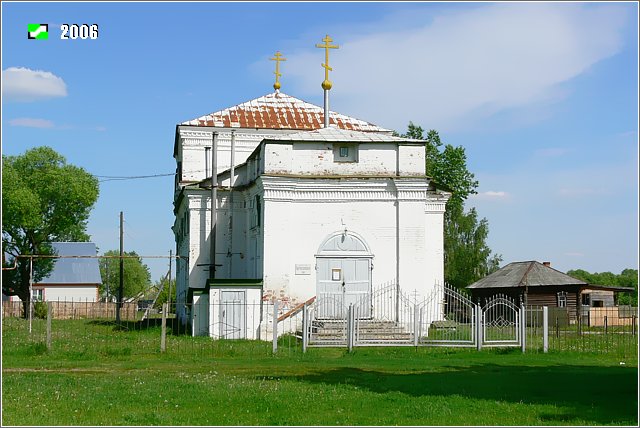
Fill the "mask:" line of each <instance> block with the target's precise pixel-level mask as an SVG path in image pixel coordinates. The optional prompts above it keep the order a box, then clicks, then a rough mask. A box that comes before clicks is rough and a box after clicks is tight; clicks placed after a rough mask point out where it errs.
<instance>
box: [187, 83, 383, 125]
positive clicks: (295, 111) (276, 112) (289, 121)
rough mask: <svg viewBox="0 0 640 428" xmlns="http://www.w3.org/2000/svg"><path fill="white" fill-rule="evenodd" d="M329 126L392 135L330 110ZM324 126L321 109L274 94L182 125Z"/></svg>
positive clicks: (283, 95)
mask: <svg viewBox="0 0 640 428" xmlns="http://www.w3.org/2000/svg"><path fill="white" fill-rule="evenodd" d="M329 123H330V124H331V125H334V126H336V127H338V128H340V129H347V130H353V131H365V132H366V131H370V132H371V131H372V132H391V130H389V129H385V128H381V127H379V126H377V125H374V124H372V123H369V122H365V121H364V120H360V119H356V118H353V117H349V116H345V115H343V114H339V113H336V112H333V111H331V112H330V113H329ZM323 124H324V109H323V108H322V107H320V106H317V105H315V104H310V103H308V102H305V101H302V100H301V99H298V98H295V97H292V96H290V95H287V94H284V93H282V92H279V91H276V92H273V93H271V94H267V95H265V96H263V97H260V98H256V99H254V100H251V101H247V102H246V103H242V104H238V105H237V106H234V107H230V108H227V109H224V110H220V111H217V112H215V113H211V114H207V115H204V116H201V117H198V118H196V119H193V120H188V121H186V122H182V123H181V125H191V126H209V127H211V126H213V127H224V128H258V129H297V130H313V129H320V128H322V127H323Z"/></svg>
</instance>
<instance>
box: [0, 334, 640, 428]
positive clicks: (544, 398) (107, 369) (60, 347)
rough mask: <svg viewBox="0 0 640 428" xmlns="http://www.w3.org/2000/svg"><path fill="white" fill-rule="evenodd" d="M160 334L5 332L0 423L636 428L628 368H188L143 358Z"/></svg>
mask: <svg viewBox="0 0 640 428" xmlns="http://www.w3.org/2000/svg"><path fill="white" fill-rule="evenodd" d="M3 327H4V323H3ZM103 327H104V326H100V328H103ZM92 330H93V327H92V328H87V329H86V330H80V332H82V331H84V332H89V331H92ZM156 333H157V331H156V330H155V328H152V329H148V330H144V331H129V332H127V331H125V332H121V331H113V332H112V335H113V338H111V339H110V340H109V341H106V342H104V343H102V342H98V343H93V344H92V346H85V347H83V346H81V344H82V343H86V342H87V341H88V340H98V341H99V340H102V339H100V338H101V337H102V336H95V337H93V336H90V337H88V338H83V337H75V340H76V342H74V341H73V340H72V339H73V338H69V337H66V338H65V337H59V338H55V337H54V346H53V348H52V350H51V351H47V350H46V346H45V345H44V344H43V343H42V342H40V341H38V340H29V338H28V337H27V338H25V337H22V338H21V337H20V336H19V335H24V334H25V333H24V330H16V329H13V328H11V329H5V328H3V349H2V352H3V376H2V410H3V412H2V424H3V425H637V423H638V417H637V415H638V413H637V411H638V389H637V379H638V372H637V357H634V358H630V359H627V360H621V359H620V357H619V356H616V355H608V354H588V353H575V352H572V353H570V352H551V353H549V354H540V353H536V354H533V353H531V354H522V353H521V352H520V351H519V350H514V349H500V350H483V351H481V352H477V351H475V350H469V349H459V350H457V349H443V348H419V349H417V350H416V349H414V348H356V350H355V351H354V352H353V353H351V354H349V353H347V352H346V350H344V349H309V351H308V352H307V353H306V354H302V353H301V352H300V351H299V348H294V349H289V350H288V351H287V352H282V353H281V354H279V355H276V356H273V355H270V352H269V350H270V349H271V344H270V343H256V342H251V341H239V342H233V341H222V342H219V344H218V347H217V348H216V352H215V353H206V352H205V353H203V352H198V353H197V354H196V355H194V354H192V353H191V352H190V350H191V349H201V348H197V347H196V348H189V346H192V345H193V344H194V343H205V342H207V343H209V342H208V341H209V339H208V338H198V340H195V341H194V339H192V338H188V337H171V338H170V343H169V350H168V352H167V353H165V354H161V353H160V352H158V351H159V349H158V351H155V352H144V353H140V352H138V351H139V347H140V346H141V345H140V344H141V343H145V342H144V341H145V340H147V339H148V338H149V337H151V336H153V335H155V334H156ZM200 339H203V340H200ZM149 340H150V339H149ZM74 343H75V345H74ZM180 345H184V347H183V348H181V347H180ZM181 349H182V352H178V351H179V350H181ZM621 362H622V363H624V364H623V365H622V364H621Z"/></svg>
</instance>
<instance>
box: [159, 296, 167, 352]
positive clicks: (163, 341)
mask: <svg viewBox="0 0 640 428" xmlns="http://www.w3.org/2000/svg"><path fill="white" fill-rule="evenodd" d="M166 350H167V304H166V303H163V304H162V333H161V335H160V352H165V351H166Z"/></svg>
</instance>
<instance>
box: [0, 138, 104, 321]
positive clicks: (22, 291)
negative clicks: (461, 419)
mask: <svg viewBox="0 0 640 428" xmlns="http://www.w3.org/2000/svg"><path fill="white" fill-rule="evenodd" d="M98 193H99V187H98V180H97V179H96V178H95V177H94V176H93V175H91V174H89V173H88V172H87V171H85V170H84V169H82V168H80V167H77V166H74V165H70V164H67V161H66V159H65V158H64V157H63V156H62V155H60V154H58V153H57V152H56V151H54V150H53V149H51V148H50V147H36V148H33V149H30V150H27V151H26V152H25V153H24V154H22V155H19V156H5V155H3V156H2V245H3V247H2V251H3V258H4V256H5V255H6V256H7V257H6V260H3V267H13V266H16V268H15V269H9V270H3V271H2V292H3V293H4V294H5V295H8V296H18V297H19V298H20V299H21V300H22V301H23V303H24V308H25V311H24V313H25V316H26V315H27V312H28V311H27V308H28V305H29V301H30V294H29V280H30V276H31V274H30V266H29V259H28V258H25V257H19V256H25V255H36V254H37V255H52V254H53V249H52V248H51V245H50V243H51V242H56V241H80V242H82V241H88V240H89V235H87V233H86V228H87V220H88V219H89V213H90V212H91V209H92V208H93V205H94V204H95V202H96V200H97V199H98ZM52 268H53V260H52V259H46V258H34V260H33V277H32V280H33V282H38V281H40V280H41V279H43V278H44V277H46V276H47V275H48V274H49V273H50V272H51V269H52Z"/></svg>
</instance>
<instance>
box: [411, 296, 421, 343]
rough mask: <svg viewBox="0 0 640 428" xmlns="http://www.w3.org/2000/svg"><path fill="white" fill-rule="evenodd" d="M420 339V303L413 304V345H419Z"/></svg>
mask: <svg viewBox="0 0 640 428" xmlns="http://www.w3.org/2000/svg"><path fill="white" fill-rule="evenodd" d="M419 339H420V314H419V313H418V305H417V304H416V305H413V346H415V347H416V348H417V347H418V340H419Z"/></svg>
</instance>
